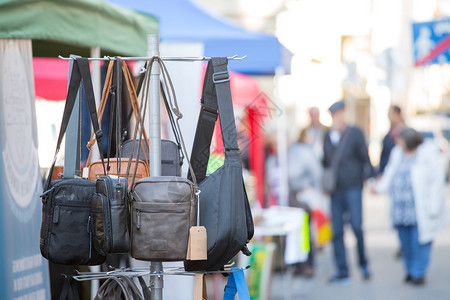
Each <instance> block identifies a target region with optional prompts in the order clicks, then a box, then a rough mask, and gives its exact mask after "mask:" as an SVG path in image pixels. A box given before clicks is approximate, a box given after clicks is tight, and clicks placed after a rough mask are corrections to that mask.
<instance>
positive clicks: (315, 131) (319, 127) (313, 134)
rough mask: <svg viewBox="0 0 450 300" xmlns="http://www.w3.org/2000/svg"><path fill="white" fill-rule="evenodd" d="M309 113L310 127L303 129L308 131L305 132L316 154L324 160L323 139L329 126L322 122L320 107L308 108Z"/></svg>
mask: <svg viewBox="0 0 450 300" xmlns="http://www.w3.org/2000/svg"><path fill="white" fill-rule="evenodd" d="M308 113H309V120H310V124H309V125H308V127H306V128H305V129H303V130H304V131H306V133H305V134H308V136H309V138H310V141H308V143H310V144H311V145H312V148H313V150H314V153H315V155H316V156H317V158H318V159H319V160H322V158H323V139H324V137H325V134H326V133H327V131H328V127H326V126H325V125H323V124H322V123H321V122H320V110H319V108H317V107H315V106H313V107H310V108H309V110H308Z"/></svg>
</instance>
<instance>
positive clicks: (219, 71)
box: [184, 57, 254, 271]
mask: <svg viewBox="0 0 450 300" xmlns="http://www.w3.org/2000/svg"><path fill="white" fill-rule="evenodd" d="M227 64H228V60H227V58H222V57H221V58H215V57H213V58H212V59H211V61H210V62H209V63H208V67H207V70H206V74H205V80H204V83H203V95H202V99H201V104H202V108H201V110H200V116H199V119H198V123H197V130H196V133H195V138H194V145H193V148H192V154H191V164H192V167H193V168H194V172H195V176H196V178H197V181H198V182H199V189H200V190H201V193H200V196H199V197H200V199H199V203H200V204H199V205H200V225H202V226H205V227H206V231H207V236H208V240H207V241H208V243H207V250H208V259H207V260H201V261H185V262H184V267H185V269H186V270H187V271H217V270H220V269H221V268H223V266H224V265H225V264H227V263H228V262H229V260H230V259H232V258H233V257H234V256H235V255H236V254H237V253H238V252H239V251H241V250H242V252H243V253H244V254H246V255H251V253H250V251H249V250H248V249H247V246H246V245H247V243H248V242H249V241H250V240H251V238H252V237H253V232H254V227H253V219H252V214H251V210H250V206H249V203H248V198H247V193H246V191H245V187H244V181H243V178H242V167H241V160H240V154H241V152H240V150H239V148H238V145H237V134H236V125H235V119H234V113H233V104H232V102H231V91H230V82H229V81H230V78H229V73H228V70H227ZM217 111H218V114H217ZM217 115H219V116H220V127H221V130H222V138H223V145H224V152H225V162H224V165H223V166H222V167H220V168H219V169H218V170H216V171H215V172H214V173H212V174H210V175H208V176H206V168H207V164H208V158H209V154H210V146H211V139H212V135H213V131H214V124H215V122H216V120H217Z"/></svg>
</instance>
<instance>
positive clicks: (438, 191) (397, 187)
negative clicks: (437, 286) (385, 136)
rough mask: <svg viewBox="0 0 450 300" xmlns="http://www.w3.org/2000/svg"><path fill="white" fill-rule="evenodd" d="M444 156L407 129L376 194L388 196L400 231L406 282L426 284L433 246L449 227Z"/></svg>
mask: <svg viewBox="0 0 450 300" xmlns="http://www.w3.org/2000/svg"><path fill="white" fill-rule="evenodd" d="M443 166H444V164H443V161H442V155H441V153H440V152H439V150H438V148H437V147H436V146H435V145H434V144H433V143H431V142H423V137H422V135H421V134H420V133H418V132H417V131H415V130H414V129H412V128H404V129H403V130H401V131H400V133H399V136H398V145H397V146H396V147H395V148H394V149H393V150H392V153H391V156H390V158H389V162H388V164H387V166H386V169H385V171H384V173H383V176H382V177H381V178H380V179H379V181H378V182H377V183H376V184H375V186H374V191H375V192H389V196H390V199H391V217H392V222H393V225H394V226H395V228H396V229H397V231H398V236H399V238H400V243H401V246H402V250H403V261H404V265H405V270H406V277H405V281H406V282H408V283H412V284H413V285H423V284H425V273H426V271H427V268H428V265H429V261H430V252H431V244H432V242H433V240H434V238H435V237H436V235H437V233H438V232H439V230H441V229H442V228H443V227H444V226H445V223H446V218H447V211H446V208H445V191H444V188H445V170H444V167H443Z"/></svg>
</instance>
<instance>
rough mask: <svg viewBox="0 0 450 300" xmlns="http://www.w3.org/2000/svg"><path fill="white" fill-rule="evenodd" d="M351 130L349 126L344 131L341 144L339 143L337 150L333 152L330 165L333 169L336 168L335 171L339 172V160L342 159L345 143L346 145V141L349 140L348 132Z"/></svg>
mask: <svg viewBox="0 0 450 300" xmlns="http://www.w3.org/2000/svg"><path fill="white" fill-rule="evenodd" d="M349 130H350V129H349V128H347V129H346V130H345V131H344V132H343V133H342V136H341V140H340V141H339V144H338V146H337V148H336V150H335V152H334V154H333V157H332V158H331V165H330V167H331V169H332V170H334V172H337V168H338V166H339V162H340V161H341V158H342V153H343V151H344V150H343V149H344V145H345V143H346V141H347V136H348V135H349V134H348V131H349Z"/></svg>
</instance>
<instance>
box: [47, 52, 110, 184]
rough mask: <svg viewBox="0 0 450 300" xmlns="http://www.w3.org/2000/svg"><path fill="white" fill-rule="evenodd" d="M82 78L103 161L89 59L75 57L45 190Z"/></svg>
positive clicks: (100, 132) (101, 134) (100, 134)
mask: <svg viewBox="0 0 450 300" xmlns="http://www.w3.org/2000/svg"><path fill="white" fill-rule="evenodd" d="M81 80H83V84H84V89H85V93H86V100H87V103H88V107H89V115H90V117H91V123H92V126H93V128H94V133H95V136H96V138H97V141H98V143H97V145H98V148H99V152H100V156H101V159H102V162H103V151H102V147H101V141H102V136H103V133H102V131H101V129H100V127H99V125H98V119H97V110H96V108H95V99H94V90H93V87H92V80H91V73H90V70H89V61H88V60H87V58H77V59H74V61H73V67H72V73H71V76H70V81H69V88H68V90H67V98H66V104H65V107H64V113H63V118H62V121H61V128H60V131H59V136H58V141H57V142H56V150H55V156H54V158H53V162H52V166H51V168H50V172H49V175H48V178H47V181H46V183H45V186H44V191H47V190H48V188H49V187H50V182H51V178H52V175H53V170H54V168H55V163H56V158H57V156H58V153H59V150H60V148H61V142H62V139H63V137H64V134H65V133H66V130H67V124H68V122H69V119H70V115H71V114H72V110H73V106H74V104H75V98H76V95H77V91H78V88H79V87H80V85H81ZM103 171H104V172H105V173H106V169H105V165H104V164H103Z"/></svg>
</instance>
